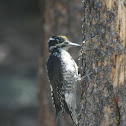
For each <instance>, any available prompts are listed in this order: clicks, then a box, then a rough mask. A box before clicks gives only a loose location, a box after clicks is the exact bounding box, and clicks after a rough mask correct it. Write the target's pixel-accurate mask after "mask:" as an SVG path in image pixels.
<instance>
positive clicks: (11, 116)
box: [0, 0, 83, 126]
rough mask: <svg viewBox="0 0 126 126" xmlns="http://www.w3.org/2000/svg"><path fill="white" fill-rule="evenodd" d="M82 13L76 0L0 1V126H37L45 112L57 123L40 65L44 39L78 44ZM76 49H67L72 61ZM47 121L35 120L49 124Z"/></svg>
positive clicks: (76, 54) (45, 115)
mask: <svg viewBox="0 0 126 126" xmlns="http://www.w3.org/2000/svg"><path fill="white" fill-rule="evenodd" d="M82 9H83V8H82V3H81V1H79V2H78V0H73V1H72V0H69V1H66V0H60V1H58V0H53V1H49V0H11V1H10V0H6V1H5V0H0V126H36V125H38V119H39V117H40V120H42V118H43V120H45V118H48V117H49V116H48V114H46V113H49V115H50V113H52V116H53V121H52V122H51V121H50V123H51V126H53V125H55V124H53V122H55V121H54V120H55V119H54V118H55V117H54V116H55V111H54V108H53V107H52V103H51V97H50V88H49V85H48V84H47V83H48V82H47V78H46V74H45V64H43V60H44V63H45V61H46V59H47V56H48V49H47V41H48V38H49V37H50V36H52V35H57V34H58V35H66V36H68V38H70V40H71V41H74V42H77V43H80V41H81V40H82V38H81V22H82V17H83V16H82V15H83V14H82ZM78 51H79V49H77V50H76V49H74V50H73V51H72V50H71V54H72V56H73V57H74V58H75V59H76V61H77V58H78ZM45 52H46V53H45ZM40 57H41V58H42V59H41V60H40ZM43 57H44V58H43ZM40 61H41V62H42V65H43V67H42V68H41V67H40V66H41V65H40V64H41V63H40ZM38 68H39V69H40V70H41V69H42V70H43V71H44V72H43V73H44V74H43V73H41V74H39V72H38ZM38 75H40V76H39V77H38ZM38 78H39V79H38ZM40 78H41V79H42V80H40ZM38 80H39V82H40V83H39V86H38ZM41 86H42V87H41ZM38 89H39V90H38ZM38 94H39V95H38ZM38 96H39V102H38ZM41 96H42V97H41ZM43 97H44V98H43ZM48 98H49V100H48V101H47V99H48ZM45 99H46V100H45ZM48 105H49V108H48V107H47V106H48ZM39 106H40V109H39ZM41 106H42V107H41ZM45 106H46V107H45ZM48 111H49V112H48ZM38 113H40V114H38ZM48 119H49V118H48ZM48 119H47V120H46V121H45V122H44V121H43V120H42V121H39V122H40V124H41V125H43V126H47V125H48V124H47V123H48ZM49 125H50V124H49ZM71 125H73V124H71Z"/></svg>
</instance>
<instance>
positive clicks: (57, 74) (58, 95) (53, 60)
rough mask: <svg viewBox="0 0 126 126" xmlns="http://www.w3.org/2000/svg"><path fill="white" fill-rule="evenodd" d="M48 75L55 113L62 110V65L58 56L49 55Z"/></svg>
mask: <svg viewBox="0 0 126 126" xmlns="http://www.w3.org/2000/svg"><path fill="white" fill-rule="evenodd" d="M47 72H48V77H49V80H50V83H51V86H52V98H53V103H54V105H55V108H56V114H58V113H59V111H60V110H62V108H61V105H62V104H63V95H62V92H61V89H62V86H63V83H62V80H63V76H62V66H61V62H60V59H59V57H57V56H54V55H50V57H49V59H48V61H47Z"/></svg>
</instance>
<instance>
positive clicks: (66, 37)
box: [58, 35, 67, 39]
mask: <svg viewBox="0 0 126 126" xmlns="http://www.w3.org/2000/svg"><path fill="white" fill-rule="evenodd" d="M58 37H62V38H65V39H67V37H66V36H62V35H58Z"/></svg>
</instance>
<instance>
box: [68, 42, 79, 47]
mask: <svg viewBox="0 0 126 126" xmlns="http://www.w3.org/2000/svg"><path fill="white" fill-rule="evenodd" d="M68 46H71V47H74V46H81V45H79V44H77V43H73V42H68Z"/></svg>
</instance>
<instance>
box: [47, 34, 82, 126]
mask: <svg viewBox="0 0 126 126" xmlns="http://www.w3.org/2000/svg"><path fill="white" fill-rule="evenodd" d="M48 44H49V51H50V56H49V58H48V61H47V72H48V77H49V80H50V83H51V85H50V87H51V92H52V99H53V103H54V106H55V108H56V116H58V113H59V112H60V111H64V109H65V111H66V112H67V113H68V114H69V115H70V116H71V118H72V120H73V122H74V124H75V125H76V126H78V120H77V113H76V109H77V106H76V87H77V81H78V80H79V75H78V67H77V65H76V63H75V61H74V60H73V58H72V57H71V56H70V54H69V53H68V49H69V48H71V47H75V46H80V45H79V44H76V43H72V42H70V41H69V40H68V39H67V38H66V37H65V36H53V37H51V38H50V39H49V42H48Z"/></svg>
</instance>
